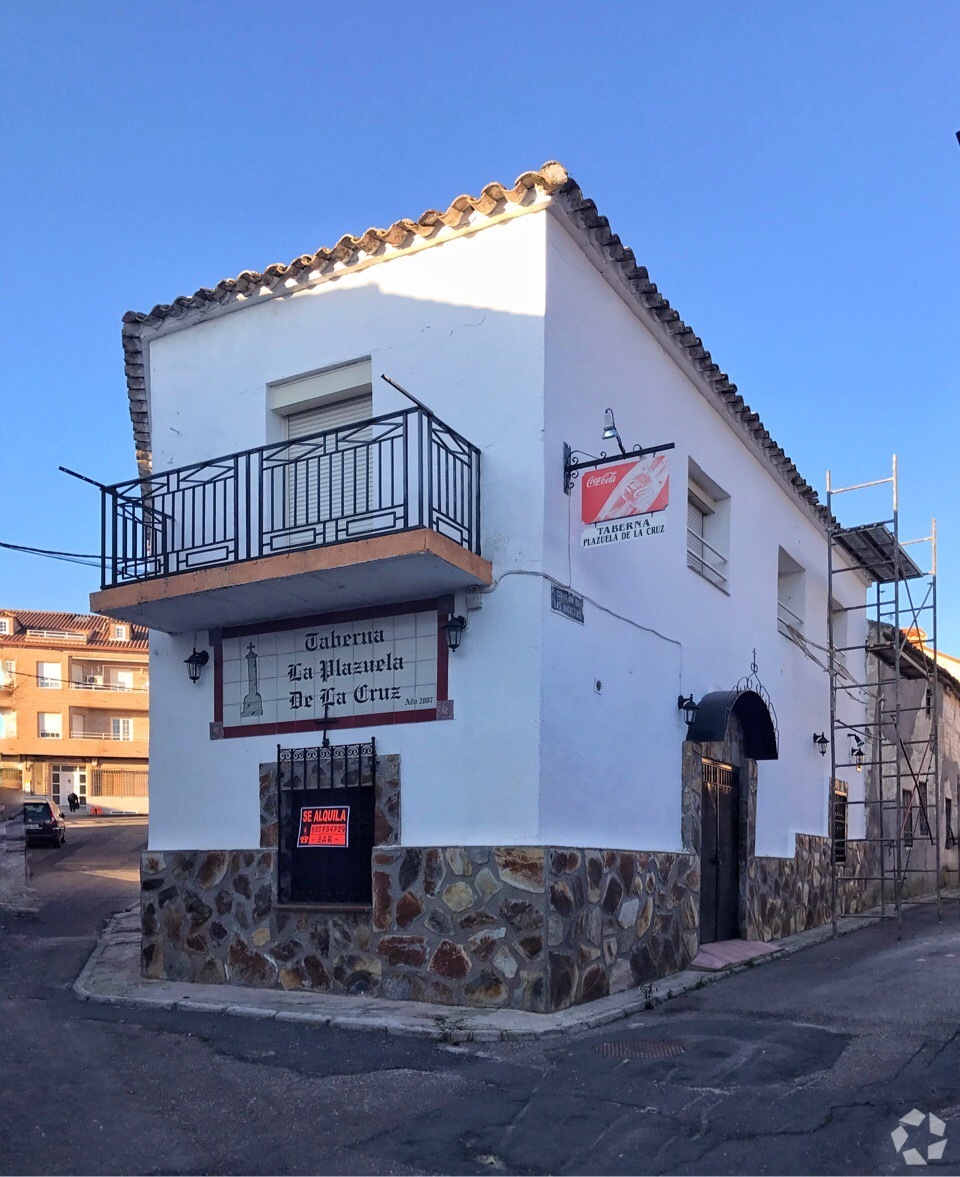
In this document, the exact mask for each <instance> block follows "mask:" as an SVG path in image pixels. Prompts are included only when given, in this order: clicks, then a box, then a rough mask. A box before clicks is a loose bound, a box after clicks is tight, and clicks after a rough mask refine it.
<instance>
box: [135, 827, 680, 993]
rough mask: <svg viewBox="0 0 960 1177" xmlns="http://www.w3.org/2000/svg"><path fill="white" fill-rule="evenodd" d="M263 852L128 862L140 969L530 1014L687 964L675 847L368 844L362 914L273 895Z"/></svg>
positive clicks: (267, 853)
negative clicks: (138, 878)
mask: <svg viewBox="0 0 960 1177" xmlns="http://www.w3.org/2000/svg"><path fill="white" fill-rule="evenodd" d="M275 867H276V852H275V851H274V850H272V849H267V848H262V847H261V848H258V849H255V850H238V851H226V850H209V851H203V850H178V851H164V852H151V851H148V852H147V853H145V854H144V855H143V858H142V868H141V874H142V905H141V914H142V933H143V938H142V953H143V957H142V959H143V973H144V975H145V976H146V977H152V978H163V979H166V980H176V981H201V982H211V983H217V982H221V983H222V982H230V983H232V984H240V985H251V986H259V987H265V988H282V989H287V990H301V989H302V990H319V991H323V992H329V993H361V992H365V993H369V994H371V995H372V996H379V997H387V998H393V999H397V1000H412V1001H431V1002H438V1003H441V1004H446V1005H472V1006H500V1007H506V1008H512V1009H521V1010H527V1011H529V1012H534V1013H543V1012H547V1011H552V1010H559V1009H564V1008H566V1007H567V1006H570V1005H573V1004H576V1003H579V1002H584V1001H592V1000H594V999H596V998H598V997H603V996H606V995H607V994H609V993H616V992H619V991H621V990H624V989H628V988H630V987H633V986H637V985H642V984H644V983H646V982H648V981H653V980H655V979H656V978H657V977H661V976H665V975H667V974H669V973H673V972H677V971H679V970H681V969H683V968H685V967H686V966H687V965H688V964H689V963H690V961H691V959H692V958H693V956H694V955H695V953H696V950H697V903H698V898H697V897H698V894H699V871H698V869H697V866H696V864H695V862H694V860H693V859H692V858H691V856H689V855H683V854H670V853H645V852H638V851H622V850H621V851H615V850H604V851H601V850H590V849H579V848H577V849H574V848H569V847H546V848H545V847H529V846H520V847H488V846H483V847H475V846H472V847H429V848H416V847H399V846H381V847H377V848H376V849H375V850H374V857H373V871H374V875H373V883H374V902H373V907H372V908H371V909H369V910H362V911H340V912H336V911H322V910H319V909H306V908H302V909H293V908H285V907H281V906H278V905H277V903H276V887H275Z"/></svg>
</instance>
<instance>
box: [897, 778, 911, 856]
mask: <svg viewBox="0 0 960 1177" xmlns="http://www.w3.org/2000/svg"><path fill="white" fill-rule="evenodd" d="M900 808H901V810H902V820H903V844H904V846H912V845H913V790H912V789H901V790H900Z"/></svg>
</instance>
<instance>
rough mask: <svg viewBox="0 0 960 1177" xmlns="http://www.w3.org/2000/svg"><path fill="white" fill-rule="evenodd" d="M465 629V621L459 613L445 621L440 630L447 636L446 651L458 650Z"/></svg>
mask: <svg viewBox="0 0 960 1177" xmlns="http://www.w3.org/2000/svg"><path fill="white" fill-rule="evenodd" d="M466 628H467V619H466V617H462V616H461V615H460V614H459V613H457V614H455V615H454V616H453V617H451V618H450V619H449V620H447V621H445V622H444V623H443V625H442V626H441V629H443V631H444V632H445V633H446V635H447V649H448V650H459V649H460V639H461V638H462V637H463V631H464V630H465V629H466Z"/></svg>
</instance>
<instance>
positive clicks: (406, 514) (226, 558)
mask: <svg viewBox="0 0 960 1177" xmlns="http://www.w3.org/2000/svg"><path fill="white" fill-rule="evenodd" d="M101 526H102V548H101V550H102V552H103V558H102V573H101V575H102V583H103V587H104V588H111V587H114V586H116V585H121V584H129V583H131V582H135V581H142V580H151V579H154V578H156V577H160V576H170V575H173V574H174V573H177V572H191V571H195V570H196V569H199V568H210V567H215V566H218V565H225V564H236V563H239V562H241V561H243V560H253V559H256V558H258V557H261V556H273V555H278V554H280V553H283V552H291V551H297V550H300V549H304V548H319V547H327V546H329V545H331V544H340V543H345V542H347V541H349V540H358V539H368V538H369V537H371V536H377V535H393V534H396V533H398V532H403V531H410V530H412V529H413V528H418V527H426V528H429V529H431V530H432V531H436V532H438V533H439V534H441V535H445V536H447V537H448V538H450V539H452V540H453V541H454V542H455V543H458V544H460V545H461V546H462V547H464V548H467V549H468V550H469V551H471V552H475V553H477V554H478V555H479V553H480V451H479V450H478V449H477V447H476V446H473V445H470V443H469V442H467V441H466V440H465V439H464V438H463V437H461V436H460V434H459V433H456V432H455V431H454V430H452V429H450V428H449V427H448V426H447V425H444V424H443V422H442V421H439V420H438V419H437V418H436V417H434V416H433V414H432V413H429V412H425V411H423V410H421V409H405V410H403V411H402V412H399V413H391V414H389V415H387V416H383V417H374V418H372V419H371V420H366V421H359V422H356V423H355V424H352V425H345V426H341V427H339V428H337V429H328V430H325V431H324V432H323V433H317V434H314V435H313V436H311V437H304V438H298V439H296V440H295V441H283V442H277V443H276V444H273V445H265V446H260V447H259V448H258V449H251V450H244V451H242V452H241V453H237V454H230V455H228V456H227V457H219V458H211V459H210V460H209V461H206V462H197V463H196V464H194V465H192V466H183V467H181V468H180V469H178V470H165V471H162V472H159V473H156V474H153V475H151V476H150V477H149V478H139V479H134V480H131V481H130V482H122V483H119V484H118V485H116V486H110V487H106V488H105V489H104V491H103V496H102V513H101Z"/></svg>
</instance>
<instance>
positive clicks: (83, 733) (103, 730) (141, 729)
mask: <svg viewBox="0 0 960 1177" xmlns="http://www.w3.org/2000/svg"><path fill="white" fill-rule="evenodd" d="M41 735H43V732H41ZM148 736H149V730H148V720H147V717H146V716H145V715H122V714H116V713H114V714H110V713H107V712H103V711H85V710H81V709H80V708H76V707H71V708H70V734H69V736H68V737H67V738H68V739H70V740H96V741H110V742H113V743H123V744H134V743H144V742H145V741H146V740H147V739H148ZM115 754H117V755H119V754H120V750H119V749H118V750H117V752H116V753H115Z"/></svg>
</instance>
